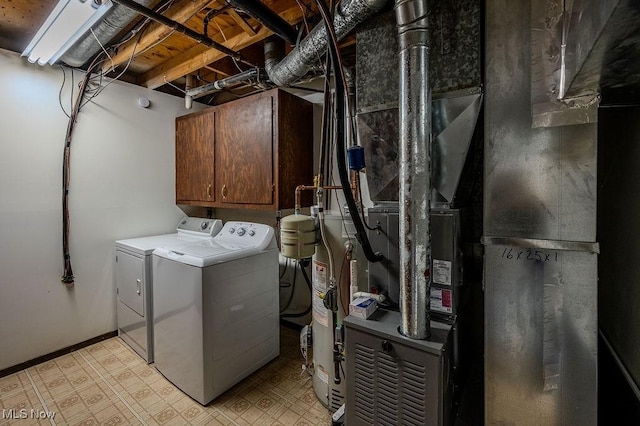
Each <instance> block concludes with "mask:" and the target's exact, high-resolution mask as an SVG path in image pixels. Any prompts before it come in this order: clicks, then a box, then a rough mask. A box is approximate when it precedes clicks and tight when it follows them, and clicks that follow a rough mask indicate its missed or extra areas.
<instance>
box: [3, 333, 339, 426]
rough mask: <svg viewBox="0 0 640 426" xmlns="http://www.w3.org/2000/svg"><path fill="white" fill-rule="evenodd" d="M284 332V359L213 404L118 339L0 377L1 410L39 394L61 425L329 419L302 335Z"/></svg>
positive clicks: (240, 425)
mask: <svg viewBox="0 0 640 426" xmlns="http://www.w3.org/2000/svg"><path fill="white" fill-rule="evenodd" d="M281 333H282V336H281V355H280V356H279V357H278V358H276V359H274V360H273V361H271V362H269V363H268V364H267V365H265V366H264V367H262V368H261V369H259V370H258V371H256V372H255V373H254V374H252V375H251V376H249V377H247V378H246V379H244V380H243V381H241V382H240V383H238V384H237V385H235V386H234V387H232V388H231V389H229V390H228V391H227V392H225V393H224V394H222V395H220V396H219V397H218V398H216V399H215V400H214V401H212V402H211V403H210V404H208V405H207V406H202V405H200V404H199V403H197V402H196V401H194V400H192V399H191V398H189V397H188V396H187V395H185V394H184V393H182V392H181V391H180V390H179V389H177V388H176V387H175V386H174V385H173V384H171V382H169V381H168V380H167V379H165V378H164V376H162V374H160V373H159V372H158V371H157V370H156V369H155V368H154V367H153V365H147V364H146V362H145V361H144V360H143V359H142V358H140V357H139V356H138V355H137V354H136V353H135V352H133V350H131V349H130V348H129V347H128V346H127V345H126V344H124V343H123V342H122V340H121V339H119V338H117V337H116V338H112V339H108V340H105V341H102V342H99V343H96V344H94V345H91V346H88V347H86V348H84V349H80V350H79V351H76V352H73V353H70V354H67V355H64V356H61V357H59V358H56V359H54V360H51V361H48V362H45V363H42V364H39V365H36V366H34V367H31V368H29V369H28V370H24V371H21V372H18V373H15V374H12V375H10V376H7V377H4V378H1V379H0V408H3V409H4V408H15V409H17V410H20V409H28V410H31V409H34V410H42V407H43V406H42V404H41V401H40V399H39V397H38V394H40V396H41V397H42V400H43V401H44V403H45V404H46V409H47V410H48V411H49V412H52V413H55V418H54V419H55V421H56V424H59V425H61V424H69V425H83V426H91V425H102V424H104V425H124V424H142V425H148V426H155V425H160V426H170V425H198V426H220V425H234V426H255V425H265V426H266V425H270V426H278V425H282V426H291V425H296V424H298V425H300V426H304V425H324V424H330V423H331V422H330V414H329V412H328V411H327V410H326V409H325V408H324V407H322V405H321V404H320V403H319V402H318V400H317V398H315V394H314V393H313V389H312V383H311V379H310V378H309V377H308V376H306V375H301V374H300V373H301V368H300V365H301V363H302V360H301V357H300V355H299V350H298V345H299V343H298V334H297V332H296V331H295V330H290V329H287V328H282V329H281ZM27 372H28V374H27ZM29 376H30V377H31V379H32V380H33V384H34V386H35V387H34V386H32V384H31V381H30V380H29ZM14 420H17V421H18V423H16V421H14ZM14 420H9V419H0V426H5V425H8V424H14V423H16V424H19V425H29V424H47V425H49V424H50V422H49V421H48V420H44V421H43V420H42V419H33V418H30V419H19V420H18V419H14Z"/></svg>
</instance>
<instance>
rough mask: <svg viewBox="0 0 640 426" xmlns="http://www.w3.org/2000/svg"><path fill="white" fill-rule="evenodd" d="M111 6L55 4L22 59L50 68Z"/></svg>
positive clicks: (72, 1)
mask: <svg viewBox="0 0 640 426" xmlns="http://www.w3.org/2000/svg"><path fill="white" fill-rule="evenodd" d="M111 6H112V3H111V0H102V1H98V0H59V1H58V4H57V5H56V7H55V8H54V9H53V11H52V12H51V14H50V15H49V17H48V18H47V20H46V21H44V24H42V27H40V29H39V30H38V32H37V33H36V35H35V37H34V38H33V40H31V43H29V45H28V46H27V48H26V49H25V50H24V52H22V56H27V59H28V60H29V62H31V63H34V62H37V63H38V64H39V65H45V64H47V63H48V64H50V65H53V64H54V63H55V62H56V61H57V60H58V59H60V57H61V56H62V55H63V54H64V52H66V51H67V50H68V49H69V48H70V47H71V46H73V44H74V43H75V42H76V41H78V39H79V38H80V37H82V36H83V35H84V34H85V33H86V32H87V31H89V28H91V27H92V26H93V24H95V23H96V22H98V20H100V18H102V16H103V15H104V14H105V13H106V12H107V11H108V10H109V9H110V8H111Z"/></svg>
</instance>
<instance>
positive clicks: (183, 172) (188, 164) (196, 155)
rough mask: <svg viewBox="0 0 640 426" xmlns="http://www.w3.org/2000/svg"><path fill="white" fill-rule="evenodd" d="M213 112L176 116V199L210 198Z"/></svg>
mask: <svg viewBox="0 0 640 426" xmlns="http://www.w3.org/2000/svg"><path fill="white" fill-rule="evenodd" d="M213 138H214V112H213V111H207V112H205V113H202V114H197V115H194V116H186V117H178V118H177V119H176V201H177V202H180V201H214V186H213V184H214V182H213V177H214V176H213V163H214V157H213V156H214V149H213Z"/></svg>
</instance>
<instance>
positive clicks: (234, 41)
mask: <svg viewBox="0 0 640 426" xmlns="http://www.w3.org/2000/svg"><path fill="white" fill-rule="evenodd" d="M280 16H282V17H283V18H284V19H285V20H286V21H287V22H289V23H290V24H292V25H293V24H297V23H298V22H300V20H302V10H301V9H300V7H299V6H298V5H295V6H293V7H291V8H289V9H287V10H285V11H283V12H282V13H281V14H280ZM236 28H237V29H238V30H237V31H235V34H234V35H232V36H229V34H227V40H226V41H225V42H223V43H222V44H223V45H224V46H226V47H228V48H229V49H232V50H235V51H239V50H241V49H244V48H245V47H247V46H249V45H251V44H253V43H256V42H259V41H262V40H264V39H265V38H267V37H269V36H270V35H272V34H273V33H272V32H271V31H270V30H269V29H267V28H266V27H261V28H260V29H259V30H258V31H257V32H256V34H255V35H254V36H250V35H249V34H247V33H246V32H244V31H242V30H241V29H240V28H239V27H236ZM225 56H226V55H225V54H224V53H222V52H219V51H217V50H215V49H210V48H208V47H206V46H203V45H201V44H199V45H196V46H194V47H192V48H191V49H189V50H188V51H186V52H184V53H182V54H180V55H178V56H175V57H173V58H171V59H169V60H168V61H166V62H165V63H163V64H160V65H159V66H157V67H155V68H154V69H152V70H149V71H147V72H146V73H144V74H142V75H140V76H139V78H138V84H140V85H141V86H144V87H148V88H150V89H156V88H158V87H160V86H162V85H164V84H166V83H168V82H171V81H173V80H175V79H177V78H180V77H182V76H184V75H187V74H189V73H192V72H195V71H197V70H198V69H200V68H202V67H205V66H207V65H209V64H210V63H212V62H215V61H218V60H220V59H222V58H224V57H225Z"/></svg>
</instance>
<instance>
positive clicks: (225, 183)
mask: <svg viewBox="0 0 640 426" xmlns="http://www.w3.org/2000/svg"><path fill="white" fill-rule="evenodd" d="M215 130H216V146H215V156H216V186H217V192H218V195H219V198H218V201H220V202H222V203H238V204H273V98H272V96H270V95H262V96H257V97H251V98H249V99H245V100H242V101H236V102H233V103H230V104H227V105H223V106H222V107H221V108H220V109H218V110H217V113H216V129H215Z"/></svg>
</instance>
